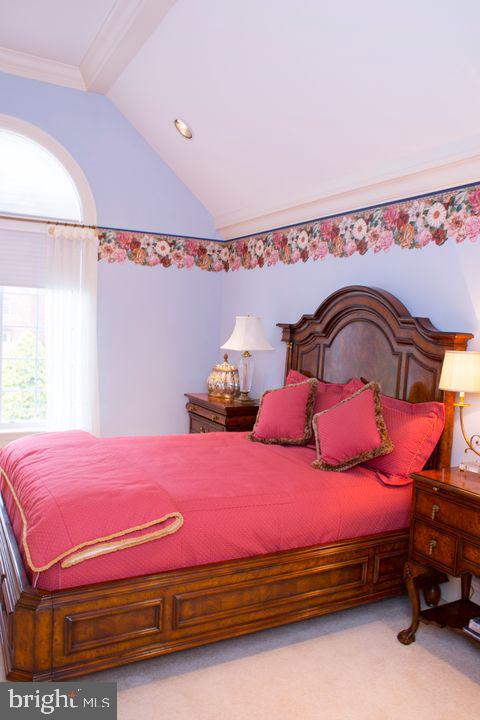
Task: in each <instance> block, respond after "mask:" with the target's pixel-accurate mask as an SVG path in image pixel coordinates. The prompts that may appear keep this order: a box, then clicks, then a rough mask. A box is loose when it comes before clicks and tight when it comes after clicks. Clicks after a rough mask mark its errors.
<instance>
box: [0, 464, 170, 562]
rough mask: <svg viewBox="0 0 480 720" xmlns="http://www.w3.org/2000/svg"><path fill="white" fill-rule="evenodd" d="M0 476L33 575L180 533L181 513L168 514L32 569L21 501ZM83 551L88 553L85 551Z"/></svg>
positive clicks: (71, 551) (6, 477) (73, 548)
mask: <svg viewBox="0 0 480 720" xmlns="http://www.w3.org/2000/svg"><path fill="white" fill-rule="evenodd" d="M0 475H2V476H3V477H4V478H5V482H6V483H7V485H8V488H9V490H10V492H11V493H12V497H13V499H14V501H15V504H16V506H17V508H18V511H19V513H20V517H21V518H22V544H23V548H24V550H25V556H26V559H27V563H28V567H29V568H30V570H32V571H33V572H43V571H45V570H49V569H50V568H51V567H53V565H55V564H56V563H58V562H60V560H63V562H62V563H61V565H62V568H67V567H71V566H72V565H78V564H79V563H81V562H84V561H85V560H88V559H89V558H93V557H97V556H99V555H106V554H107V553H112V552H116V551H117V550H123V549H125V548H127V547H133V546H135V545H142V544H144V543H146V542H150V541H151V540H157V539H159V538H161V537H165V536H166V535H171V534H173V533H175V532H177V530H179V529H180V528H181V527H182V525H183V515H182V514H181V513H179V512H172V513H167V514H166V515H163V517H161V518H158V519H156V520H150V521H149V522H147V523H144V524H142V525H136V526H135V527H131V528H127V529H126V530H120V531H119V532H116V533H112V534H111V535H105V536H103V537H99V538H95V539H94V540H86V541H85V542H83V543H79V544H78V545H75V546H74V547H72V548H70V549H69V550H66V551H65V552H64V553H61V554H60V555H57V557H55V558H53V560H51V561H50V562H48V563H46V564H45V565H35V563H34V562H33V559H32V556H31V553H30V548H29V546H28V541H27V529H28V523H27V517H26V515H25V512H24V510H23V507H22V505H21V503H20V500H19V499H18V496H17V493H16V492H15V488H14V487H13V485H12V483H11V481H10V478H9V477H8V475H7V473H6V472H5V470H4V469H3V468H2V467H0ZM170 519H172V520H173V522H172V523H170V524H169V525H167V526H166V527H163V528H162V529H161V530H156V531H154V532H152V533H148V534H147V535H140V536H138V537H133V538H127V539H124V540H118V541H117V542H110V541H113V540H115V538H119V537H125V535H130V534H131V533H134V532H138V531H139V530H146V529H147V528H150V527H152V526H154V525H160V524H161V523H164V522H166V521H167V520H170ZM102 543H103V544H102ZM92 546H96V547H92ZM83 548H89V549H86V550H84V549H83Z"/></svg>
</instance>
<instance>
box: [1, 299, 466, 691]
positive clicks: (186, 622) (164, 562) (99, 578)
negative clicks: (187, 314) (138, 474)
mask: <svg viewBox="0 0 480 720" xmlns="http://www.w3.org/2000/svg"><path fill="white" fill-rule="evenodd" d="M280 327H281V328H282V333H283V340H284V341H285V342H286V346H287V353H286V367H285V371H286V374H287V373H288V371H289V370H291V369H294V370H298V371H300V372H303V373H304V374H307V375H312V376H315V377H318V378H321V379H324V380H326V381H331V382H344V381H346V380H348V379H349V378H351V377H362V378H364V379H366V380H372V379H374V380H377V381H379V382H380V383H381V384H382V388H383V391H384V392H385V394H388V395H392V396H394V397H397V398H401V399H406V400H409V401H410V402H420V401H426V400H432V399H436V400H441V399H443V395H442V393H441V392H440V391H439V390H438V389H437V386H438V378H439V373H440V369H441V364H442V360H443V355H444V352H445V350H447V349H448V350H450V349H455V350H465V349H466V345H467V342H468V339H469V338H470V337H471V336H470V335H469V334H466V333H453V332H440V331H438V330H436V329H435V328H434V327H433V326H432V325H431V323H430V322H429V321H428V320H426V319H425V318H413V317H411V316H410V314H409V313H408V311H407V310H406V308H405V307H404V306H403V305H402V304H401V303H400V302H399V301H398V300H397V299H396V298H394V297H393V296H391V295H390V294H388V293H386V292H383V291H380V290H376V289H371V288H365V287H350V288H345V289H343V290H340V291H338V292H336V293H334V294H333V295H332V296H330V297H329V298H328V299H327V300H325V302H323V303H322V305H321V306H320V307H319V308H318V310H317V312H316V313H315V314H314V315H308V316H307V315H305V316H303V317H302V318H301V319H300V320H299V322H298V323H296V324H294V325H291V324H281V325H280ZM445 401H446V403H447V414H446V424H445V429H444V432H443V434H442V437H441V439H440V441H439V443H438V444H437V447H436V448H435V451H434V452H433V454H432V456H431V458H430V460H429V467H437V468H438V467H444V466H448V465H449V464H450V453H451V442H452V430H453V412H452V411H453V406H452V405H451V401H452V397H451V396H449V395H448V394H446V397H445ZM83 441H84V440H83V439H82V438H80V439H79V442H83ZM88 442H93V439H92V441H88ZM109 442H112V443H114V442H115V440H114V439H112V440H111V441H109ZM132 442H133V441H132ZM200 443H201V445H200ZM242 443H243V444H242ZM154 444H156V452H157V455H158V451H159V448H160V449H161V452H162V453H163V455H164V456H165V457H172V456H173V454H174V453H177V457H183V460H182V463H183V465H182V472H183V475H181V473H180V470H179V476H178V482H176V483H175V476H174V475H170V479H169V481H170V483H171V490H172V492H174V491H175V492H176V500H177V502H178V503H180V506H181V510H182V516H183V517H184V518H185V526H184V528H182V530H185V532H184V534H183V536H181V535H180V533H178V536H177V535H171V536H168V537H162V538H161V539H159V540H155V542H152V543H149V544H146V545H142V546H139V547H138V546H137V547H131V548H127V549H124V550H122V551H121V552H118V553H117V552H116V553H114V555H104V556H102V557H96V558H92V559H89V560H87V561H86V562H82V563H81V564H78V565H73V566H71V567H66V568H60V566H59V565H58V564H57V565H55V566H52V567H51V568H48V569H47V570H46V571H44V572H41V573H40V574H39V576H37V577H36V576H35V574H34V573H32V572H31V570H29V568H28V564H27V563H26V558H25V549H24V547H22V543H20V542H19V541H18V539H19V538H20V534H21V518H20V517H19V516H18V513H17V512H16V511H15V506H14V502H13V498H12V496H11V495H9V493H8V492H4V496H5V497H4V501H2V504H1V506H0V515H1V525H0V562H1V604H2V608H1V616H0V634H1V644H2V649H3V654H4V659H5V666H6V671H7V676H8V678H9V679H11V680H24V681H28V680H37V681H39V680H53V679H55V680H59V679H66V678H70V677H74V676H77V675H83V674H86V673H91V672H95V671H97V670H102V669H105V668H111V667H115V666H118V665H122V664H125V663H129V662H133V661H136V660H142V659H145V658H148V657H153V656H157V655H161V654H165V653H169V652H173V651H176V650H182V649H185V648H188V647H193V646H197V645H202V644H205V643H209V642H212V641H215V640H220V639H224V638H228V637H234V636H238V635H242V634H245V633H249V632H252V631H255V630H260V629H263V628H268V627H273V626H276V625H281V624H284V623H288V622H292V621H296V620H301V619H304V618H308V617H312V616H315V615H321V614H324V613H328V612H332V611H334V610H338V609H342V608H348V607H351V606H355V605H359V604H362V603H367V602H372V601H374V600H378V599H380V598H384V597H389V596H393V595H397V594H400V593H403V592H404V584H403V580H402V569H403V565H404V562H405V559H406V554H407V547H408V529H407V524H408V509H409V497H410V495H409V493H410V488H409V487H408V486H404V487H401V488H382V487H381V483H379V482H378V481H377V480H376V479H375V477H374V475H375V474H374V473H373V472H372V471H369V470H367V469H362V468H357V469H355V468H354V469H352V470H351V471H348V472H347V473H343V474H341V475H339V474H337V473H330V475H329V477H327V478H326V479H325V481H324V482H323V483H322V487H321V488H319V487H318V481H317V486H316V478H317V477H318V475H317V476H315V473H318V472H319V471H315V470H312V469H311V467H310V463H311V460H312V459H313V455H314V453H313V451H312V450H309V449H308V448H283V447H278V446H260V445H259V444H257V443H249V441H248V440H247V439H246V437H245V435H244V434H242V433H238V434H236V433H235V434H223V433H218V434H217V433H214V434H211V435H207V436H179V437H177V438H175V437H174V436H172V437H171V438H168V437H167V438H142V439H138V440H136V441H135V449H136V450H135V451H136V452H137V453H139V456H143V457H144V459H145V460H147V459H148V458H149V454H148V453H149V452H151V448H152V446H153V445H154ZM157 445H158V447H157ZM246 447H248V453H247V454H245V451H244V448H246ZM235 452H237V453H241V454H242V453H244V455H245V459H244V464H243V475H240V474H237V476H236V483H235V484H234V485H235V487H236V488H237V489H235V488H234V489H235V492H233V490H232V492H229V491H228V488H227V487H226V485H225V483H222V484H221V485H219V484H218V482H217V483H216V482H215V478H217V477H219V473H220V469H221V467H223V468H225V461H224V460H222V462H223V465H222V463H221V462H220V461H219V460H218V458H219V457H220V458H224V457H229V456H234V455H235ZM232 454H233V455H232ZM152 457H154V456H152ZM209 457H210V458H211V460H210V461H209V460H208V458H209ZM219 462H220V465H219ZM189 463H190V464H189ZM202 463H203V466H204V467H203V475H202V472H201V471H200V470H198V468H197V471H196V472H197V476H198V477H201V478H203V480H202V483H203V484H202V487H201V492H200V494H199V493H197V494H196V495H192V492H190V491H189V488H188V483H185V478H187V479H188V475H189V473H190V474H191V473H192V467H194V466H195V464H197V465H201V464H202ZM178 467H179V468H180V465H179V466H178ZM210 468H211V477H209V469H210ZM282 468H283V469H284V470H283V472H284V476H282V475H281V472H282ZM285 468H286V470H285ZM254 474H255V477H252V476H253V475H254ZM327 475H328V474H327ZM314 476H315V478H314ZM182 477H183V481H182ZM293 479H294V480H295V483H296V487H297V489H296V490H295V492H293V491H292V489H291V483H292V481H293ZM182 483H183V484H182ZM175 486H176V488H175ZM299 488H300V489H301V491H300V490H299ZM182 493H183V494H182ZM201 495H203V496H205V498H206V497H207V496H209V497H210V498H216V499H217V505H216V506H214V512H212V507H211V506H210V507H209V512H210V515H209V516H208V517H206V515H205V512H201V511H202V507H201V502H199V498H200V496H201ZM262 499H263V500H266V502H263V500H262ZM192 503H193V504H192ZM362 503H363V504H362ZM247 505H249V507H250V510H249V512H248V513H247V514H245V513H244V509H245V506H247ZM320 505H326V506H328V507H329V508H330V512H329V513H324V514H323V515H322V524H319V523H318V518H317V516H316V509H317V508H318V507H319V506H320ZM265 506H268V513H265V512H264V508H265ZM353 507H356V508H357V512H356V513H354V512H352V508H353ZM359 507H360V508H361V512H360V513H359V512H358V508H359ZM272 508H273V509H272ZM242 513H244V514H242ZM252 518H253V519H252ZM339 518H341V522H340V521H339ZM249 522H251V527H250V526H249ZM187 527H188V532H187ZM212 528H215V532H217V533H218V532H219V530H218V528H222V530H221V532H222V536H223V537H224V542H223V543H222V545H221V547H220V550H219V549H218V547H217V546H216V545H215V543H214V542H213V541H212V538H213V537H214V536H213V535H212ZM189 533H190V534H189ZM179 537H182V538H183V540H182V543H183V550H182V553H181V554H179V551H178V549H179V545H180V542H179V540H178V538H179ZM252 538H253V539H252Z"/></svg>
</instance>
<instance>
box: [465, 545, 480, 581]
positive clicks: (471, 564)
mask: <svg viewBox="0 0 480 720" xmlns="http://www.w3.org/2000/svg"><path fill="white" fill-rule="evenodd" d="M460 569H461V570H469V571H470V572H473V573H475V575H480V545H474V544H473V543H469V542H464V543H463V544H462V561H461V568H460Z"/></svg>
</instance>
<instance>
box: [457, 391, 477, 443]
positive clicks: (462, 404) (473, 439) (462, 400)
mask: <svg viewBox="0 0 480 720" xmlns="http://www.w3.org/2000/svg"><path fill="white" fill-rule="evenodd" d="M453 404H454V406H455V407H458V408H459V409H460V429H461V431H462V435H463V439H464V440H465V442H466V444H467V447H466V448H465V452H468V450H471V451H472V452H473V453H475V455H478V456H479V457H480V451H479V449H480V435H478V434H477V433H474V434H473V435H472V436H471V437H468V435H467V433H466V432H465V425H464V422H463V408H466V407H470V403H467V402H465V393H464V392H461V393H460V397H459V402H455V403H453ZM477 448H479V449H477Z"/></svg>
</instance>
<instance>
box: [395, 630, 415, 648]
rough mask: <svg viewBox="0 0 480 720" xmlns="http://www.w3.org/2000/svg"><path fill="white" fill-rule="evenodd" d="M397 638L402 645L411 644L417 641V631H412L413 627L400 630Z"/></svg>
mask: <svg viewBox="0 0 480 720" xmlns="http://www.w3.org/2000/svg"><path fill="white" fill-rule="evenodd" d="M397 640H398V641H399V642H401V643H402V645H411V644H412V643H413V642H415V633H414V632H412V629H411V628H407V629H406V630H400V632H399V633H398V635H397Z"/></svg>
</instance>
